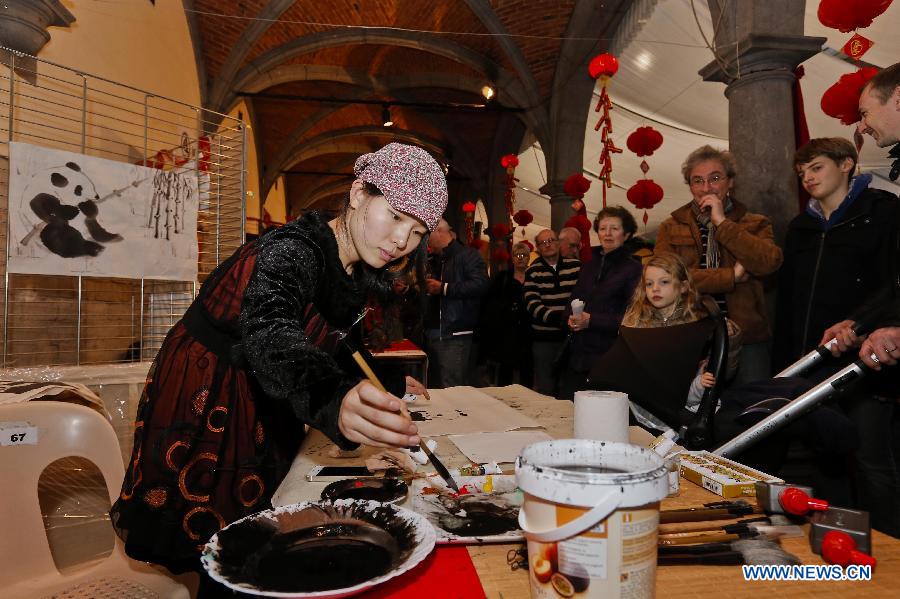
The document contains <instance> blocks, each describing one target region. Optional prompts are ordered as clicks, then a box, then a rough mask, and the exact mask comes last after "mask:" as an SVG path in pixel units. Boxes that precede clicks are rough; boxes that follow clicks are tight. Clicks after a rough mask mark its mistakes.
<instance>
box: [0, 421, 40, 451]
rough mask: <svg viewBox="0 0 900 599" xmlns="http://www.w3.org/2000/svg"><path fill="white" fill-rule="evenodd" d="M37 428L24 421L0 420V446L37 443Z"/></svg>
mask: <svg viewBox="0 0 900 599" xmlns="http://www.w3.org/2000/svg"><path fill="white" fill-rule="evenodd" d="M37 442H38V429H37V427H36V426H29V425H28V423H26V422H0V447H9V446H10V445H37Z"/></svg>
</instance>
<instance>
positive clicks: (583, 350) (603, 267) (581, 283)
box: [566, 246, 642, 371]
mask: <svg viewBox="0 0 900 599" xmlns="http://www.w3.org/2000/svg"><path fill="white" fill-rule="evenodd" d="M641 270H642V269H641V263H640V262H639V261H638V260H637V259H636V258H635V257H634V256H632V255H631V252H629V251H628V249H627V248H625V247H624V246H623V247H620V248H617V249H615V250H613V251H612V252H610V253H609V254H604V253H603V250H602V248H599V247H596V248H594V249H593V256H592V257H591V260H590V261H589V262H585V263H583V264H582V265H581V272H580V273H579V275H578V283H576V285H575V289H573V290H572V297H571V299H573V300H574V299H580V300H582V301H583V302H584V311H585V312H587V313H588V314H590V315H591V322H590V326H589V327H588V328H587V329H585V330H583V331H578V332H577V333H574V334H573V338H572V354H571V357H570V361H569V363H570V365H571V366H572V367H573V368H575V369H576V370H579V371H586V370H588V369H589V368H590V367H591V358H594V357H596V356H600V355H602V354H603V353H605V352H606V350H608V349H609V348H610V347H611V346H612V344H613V342H614V341H615V340H616V337H617V336H618V333H619V326H620V325H621V324H622V317H623V316H624V315H625V310H626V309H627V308H628V304H629V303H630V302H631V297H632V295H634V288H635V287H636V286H637V284H638V282H639V281H640V280H641ZM570 314H572V306H571V304H569V305H568V306H567V307H566V318H568V316H569V315H570Z"/></svg>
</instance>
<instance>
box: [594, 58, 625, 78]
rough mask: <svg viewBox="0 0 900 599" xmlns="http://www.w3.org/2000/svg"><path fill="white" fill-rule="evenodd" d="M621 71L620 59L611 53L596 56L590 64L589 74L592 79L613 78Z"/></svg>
mask: <svg viewBox="0 0 900 599" xmlns="http://www.w3.org/2000/svg"><path fill="white" fill-rule="evenodd" d="M618 70H619V59H617V58H616V57H615V56H613V55H612V54H609V53H604V54H599V55H597V56H595V57H594V58H593V59H592V60H591V62H590V64H588V73H590V75H591V79H597V78H599V77H612V76H613V75H615V74H616V72H618Z"/></svg>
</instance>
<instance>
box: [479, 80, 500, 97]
mask: <svg viewBox="0 0 900 599" xmlns="http://www.w3.org/2000/svg"><path fill="white" fill-rule="evenodd" d="M496 93H497V90H495V89H494V86H493V85H492V84H490V83H485V84H484V85H483V86H482V88H481V95H482V96H484V99H485V100H487V101H488V102H490V101H491V98H493V97H494V94H496Z"/></svg>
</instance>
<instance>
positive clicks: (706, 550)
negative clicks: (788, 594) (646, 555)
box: [657, 539, 800, 566]
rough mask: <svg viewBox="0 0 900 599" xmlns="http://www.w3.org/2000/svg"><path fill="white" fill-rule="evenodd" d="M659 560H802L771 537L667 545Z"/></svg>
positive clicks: (702, 562) (669, 562)
mask: <svg viewBox="0 0 900 599" xmlns="http://www.w3.org/2000/svg"><path fill="white" fill-rule="evenodd" d="M657 563H658V564H659V565H660V566H674V565H692V566H693V565H727V564H759V565H765V564H773V565H774V564H788V565H797V564H799V563H800V559H799V558H798V557H797V556H795V555H793V554H791V553H788V552H787V551H785V550H784V549H783V548H782V547H781V545H779V544H778V543H775V542H773V541H770V540H767V539H740V540H737V541H732V542H726V543H703V544H700V545H684V546H663V547H659V548H658V554H657Z"/></svg>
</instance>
